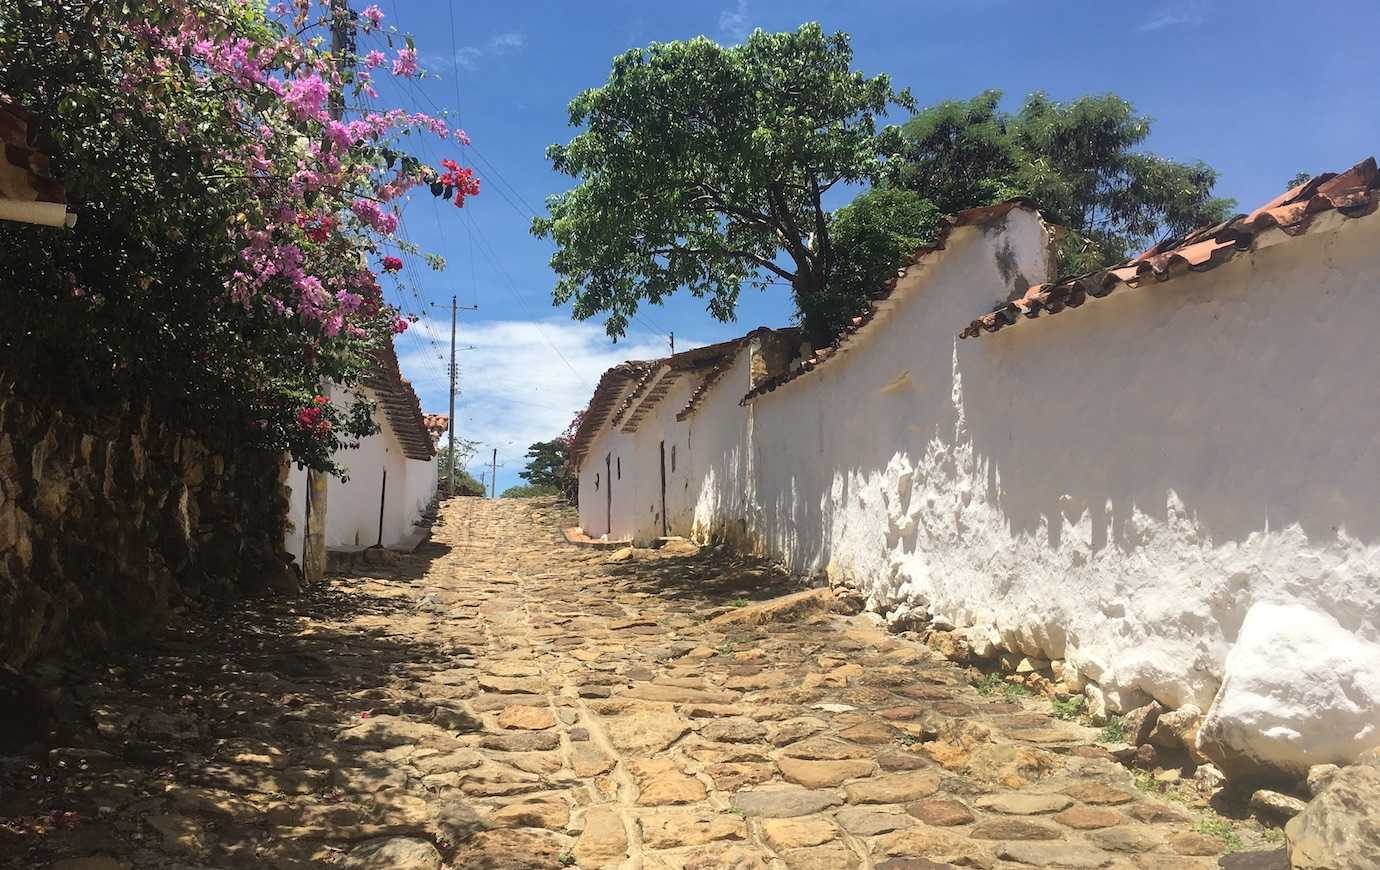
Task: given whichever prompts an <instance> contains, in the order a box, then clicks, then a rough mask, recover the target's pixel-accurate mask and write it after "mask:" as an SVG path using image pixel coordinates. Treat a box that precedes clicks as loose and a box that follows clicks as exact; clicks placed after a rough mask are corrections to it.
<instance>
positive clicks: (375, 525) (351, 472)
mask: <svg viewBox="0 0 1380 870" xmlns="http://www.w3.org/2000/svg"><path fill="white" fill-rule="evenodd" d="M363 392H364V395H365V396H366V397H367V398H369V399H374V398H375V397H374V395H373V393H372V391H370V390H364V391H363ZM378 414H379V417H380V418H381V419H380V420H379V431H378V432H377V433H375V434H373V435H370V436H369V437H368V438H364V439H362V440H361V441H360V443H359V447H358V448H355V449H352V450H342V451H340V452H339V453H337V454H336V456H335V460H336V462H338V463H339V464H340V465H341V467H342V468H343V469H344V470H345V476H346V478H347V479H346V480H344V481H342V480H340V479H339V478H331V480H330V482H329V483H328V484H327V486H328V488H329V491H328V493H327V496H326V546H327V547H329V548H331V549H344V550H353V549H361V548H364V547H371V546H373V545H375V544H377V543H378V542H379V494H380V490H381V489H382V488H383V486H384V474H383V472H384V470H385V469H387V471H388V479H387V495H386V498H385V501H384V521H383V546H385V547H388V546H391V545H393V544H396V543H397V542H398V541H399V540H400V539H401V538H402V537H403V535H405V534H406V533H407V531H408V530H410V528H411V525H412V524H411V522H410V521H409V519H408V517H407V513H408V511H407V497H406V494H407V489H408V487H407V464H408V460H407V457H405V456H404V455H403V452H402V445H401V444H399V443H398V439H397V437H396V436H395V435H394V434H393V431H392V429H391V428H390V427H389V425H388V420H387V418H386V417H384V416H383V412H382V411H379V412H378Z"/></svg>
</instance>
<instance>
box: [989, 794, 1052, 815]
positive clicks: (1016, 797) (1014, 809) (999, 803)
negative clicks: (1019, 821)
mask: <svg viewBox="0 0 1380 870" xmlns="http://www.w3.org/2000/svg"><path fill="white" fill-rule="evenodd" d="M976 804H977V806H978V808H979V809H984V810H991V811H992V812H996V813H1003V814H1005V815H1009V816H1038V815H1044V814H1046V813H1057V812H1059V811H1060V810H1064V809H1068V808H1069V807H1071V806H1073V800H1072V799H1070V798H1068V797H1065V796H1064V795H1061V794H1020V793H1007V794H994V795H985V796H983V797H980V798H978V799H977V801H976Z"/></svg>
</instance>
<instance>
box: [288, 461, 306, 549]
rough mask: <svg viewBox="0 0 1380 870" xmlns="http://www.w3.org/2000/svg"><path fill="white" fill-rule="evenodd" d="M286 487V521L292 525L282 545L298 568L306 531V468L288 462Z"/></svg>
mask: <svg viewBox="0 0 1380 870" xmlns="http://www.w3.org/2000/svg"><path fill="white" fill-rule="evenodd" d="M287 487H288V522H289V523H291V524H292V527H291V528H290V529H289V530H288V533H287V541H286V543H285V544H284V546H285V547H286V548H287V551H288V552H289V553H290V554H292V558H294V559H296V560H297V567H299V568H300V567H302V552H303V548H304V545H305V538H304V537H303V536H304V535H306V533H307V495H306V493H307V470H306V469H305V468H302V467H301V466H299V465H298V464H297V463H295V462H291V461H289V464H288V477H287Z"/></svg>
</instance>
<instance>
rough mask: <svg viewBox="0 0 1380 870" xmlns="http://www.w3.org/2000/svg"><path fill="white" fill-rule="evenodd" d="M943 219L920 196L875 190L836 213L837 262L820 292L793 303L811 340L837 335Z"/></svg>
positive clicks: (832, 227)
mask: <svg viewBox="0 0 1380 870" xmlns="http://www.w3.org/2000/svg"><path fill="white" fill-rule="evenodd" d="M943 218H944V215H943V214H942V213H941V212H940V211H939V209H937V208H936V207H935V206H934V204H933V203H931V202H930V201H929V200H927V199H925V198H924V197H922V196H920V195H919V194H916V193H913V192H912V191H909V190H903V189H901V188H896V187H875V188H873V189H871V190H868V191H865V192H864V193H862V194H859V195H858V197H857V198H856V199H854V200H853V201H852V202H851V203H849V204H848V205H846V206H844V207H843V208H841V209H839V210H838V211H837V212H835V213H834V214H833V215H832V216H831V219H830V223H829V228H830V232H831V233H832V234H833V238H834V247H835V249H836V250H837V252H838V264H837V266H836V268H835V270H834V276H833V280H831V281H830V282H829V285H828V286H827V287H825V288H824V289H823V290H822V291H820V292H818V293H815V294H813V295H811V296H808V297H805V298H802V299H799V300H797V305H798V306H799V318H800V320H801V322H802V323H803V324H805V325H806V328H807V330H808V331H809V332H810V333H811V335H812V336H814V337H815V340H816V341H819V340H821V338H828V337H832V336H833V335H836V334H837V333H838V331H839V330H840V329H841V328H842V327H843V326H844V324H845V323H847V321H848V319H849V318H850V317H853V316H855V315H856V314H857V313H858V311H859V310H860V309H861V308H862V303H863V300H864V299H865V298H866V297H867V293H868V292H869V291H870V290H873V289H875V288H877V287H880V286H881V285H882V283H883V282H885V281H886V280H887V278H888V277H889V276H890V275H891V274H893V273H894V272H895V270H896V268H897V267H898V266H899V265H900V263H901V262H902V261H903V260H905V258H906V257H908V256H909V255H910V254H911V253H912V252H914V251H915V250H916V249H917V248H919V247H921V246H922V245H925V244H928V243H929V242H931V241H933V240H934V237H935V233H936V231H937V230H938V229H939V226H940V224H941V223H942V221H943Z"/></svg>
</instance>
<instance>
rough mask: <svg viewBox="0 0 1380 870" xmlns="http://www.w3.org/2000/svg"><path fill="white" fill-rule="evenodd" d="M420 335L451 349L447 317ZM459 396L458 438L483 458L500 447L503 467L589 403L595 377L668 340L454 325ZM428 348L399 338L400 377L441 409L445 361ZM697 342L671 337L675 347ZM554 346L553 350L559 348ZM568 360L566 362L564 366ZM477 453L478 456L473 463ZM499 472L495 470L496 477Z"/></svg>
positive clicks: (548, 324) (558, 326)
mask: <svg viewBox="0 0 1380 870" xmlns="http://www.w3.org/2000/svg"><path fill="white" fill-rule="evenodd" d="M412 329H413V330H416V331H417V334H418V337H419V338H423V339H427V338H428V337H429V338H431V339H434V340H435V341H436V342H437V344H439V346H440V347H441V348H442V350H443V352H444V353H449V347H450V323H449V321H448V320H447V321H444V322H443V321H441V320H430V319H428V320H422V321H419V322H417V323H415V324H413V326H412ZM459 335H460V337H459V340H458V344H459V346H460V347H465V346H467V345H473V347H474V349H473V350H463V351H458V352H457V354H456V356H457V359H458V362H459V367H460V383H459V395H458V396H457V397H456V400H455V401H456V415H455V416H456V436H457V437H458V438H465V439H469V440H473V441H479V442H482V443H483V444H484V447H483V448H482V449H481V455H482V457H488V455H489V451H490V449H492V448H493V447H497V448H498V457H499V462H500V463H506V464H507V466H508V468H507V473H508V474H512V473H514V471H515V469H516V468H518V467H520V466H521V465H522V464H523V461H522V457H523V454H525V453H526V452H527V445H529V444H532V443H533V442H536V441H547V440H550V439H551V438H555V437H556V436H557V435H560V434H561V433H562V432H563V431H565V428H566V426H567V425H569V424H570V421H571V420H572V419H573V418H574V417H575V414H576V413H578V412H579V411H581V410H582V409H584V407H585V405H586V404H588V403H589V399H590V396H591V394H592V393H593V392H594V386H595V384H597V383H598V381H599V376H600V375H602V374H603V373H604V372H605V371H606V370H607V369H609V368H611V367H612V366H615V365H617V364H618V363H620V362H623V361H624V360H629V359H654V358H657V357H662V356H665V355H666V353H667V347H666V341H665V339H663V338H662V337H661V336H659V335H653V334H650V333H630V334H629V336H628V337H627V338H625V339H623V340H621V341H619V342H618V343H617V344H613V343H611V342H610V341H609V339H608V336H606V335H605V334H604V330H603V327H602V325H600V324H598V323H593V322H585V323H580V322H576V321H568V320H554V319H553V320H543V321H531V320H488V321H469V322H462V323H461V324H460V333H459ZM423 343H424V344H425V345H426V348H427V349H426V350H425V351H422V350H419V349H417V345H416V344H415V343H414V342H413V341H412V340H410V339H407V340H400V341H399V343H398V353H399V357H400V362H401V364H402V370H403V375H404V377H406V378H408V379H409V380H411V381H412V385H413V386H414V387H415V388H416V390H417V392H418V394H419V395H420V396H421V399H422V408H423V409H424V410H425V411H426V412H427V413H441V414H444V413H445V412H446V402H447V389H448V384H447V380H446V372H445V366H444V365H443V364H439V363H438V362H437V359H436V353H435V349H434V347H433V346H432V345H431V342H430V341H424V342H423ZM702 344H703V342H694V341H691V342H685V341H682V340H681V339H680V338H679V337H677V340H676V349H677V350H688V349H690V348H692V347H699V346H701V345H702ZM558 351H559V353H558ZM567 363H568V364H567ZM479 458H480V457H476V459H475V462H476V463H477V462H478V461H479ZM502 479H503V476H502V475H500V480H502Z"/></svg>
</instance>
